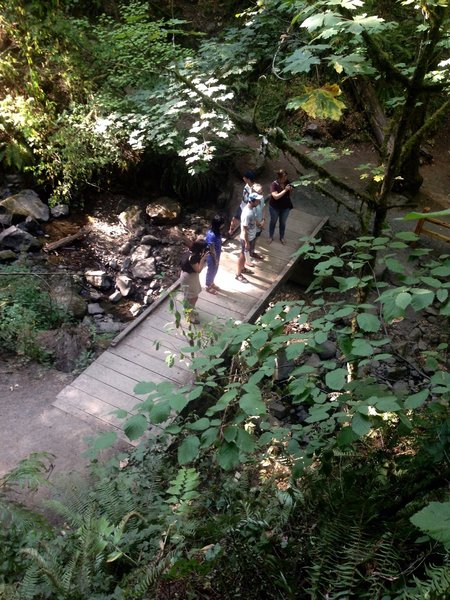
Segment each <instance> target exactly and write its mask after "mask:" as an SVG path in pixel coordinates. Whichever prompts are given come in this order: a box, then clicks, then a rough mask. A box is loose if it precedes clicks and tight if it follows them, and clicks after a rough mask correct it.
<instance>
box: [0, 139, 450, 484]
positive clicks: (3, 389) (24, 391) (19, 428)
mask: <svg viewBox="0 0 450 600" xmlns="http://www.w3.org/2000/svg"><path fill="white" fill-rule="evenodd" d="M432 153H433V157H434V158H433V162H432V163H431V164H427V165H424V166H423V167H422V171H421V172H422V175H423V176H424V184H423V186H422V189H421V191H420V193H419V194H418V195H417V197H416V198H415V202H414V207H411V208H410V210H421V209H422V208H423V207H425V206H429V207H430V208H432V209H433V210H440V209H444V208H448V207H449V206H450V197H449V190H450V154H449V150H448V143H447V140H443V141H442V142H441V143H437V144H436V146H435V147H434V148H433V149H432ZM370 158H371V150H370V148H369V147H368V146H363V147H361V146H359V147H356V148H355V149H354V152H353V154H352V155H351V156H350V157H344V158H342V159H340V160H338V161H335V162H334V164H333V168H332V170H333V172H334V173H335V174H337V175H339V176H340V177H343V178H345V179H347V180H348V181H349V182H352V183H353V184H355V185H356V184H357V183H358V179H359V173H358V172H356V171H355V170H354V167H355V164H359V163H361V162H368V161H369V160H370ZM280 167H283V168H286V169H287V170H288V172H290V173H292V175H293V168H294V165H293V164H292V163H291V161H290V160H288V159H287V158H283V157H278V158H277V159H274V160H272V161H269V162H268V164H267V165H266V168H265V170H264V172H262V173H261V176H260V178H259V179H260V182H261V183H262V184H263V186H264V189H266V188H268V185H269V183H270V181H271V180H272V179H273V171H274V170H275V169H276V168H280ZM244 170H245V169H244ZM237 184H238V181H237ZM299 193H302V194H303V192H299ZM304 210H305V212H308V213H311V214H323V215H327V216H329V217H330V221H329V223H330V226H331V228H332V229H333V230H334V234H335V236H334V237H335V238H336V240H339V235H340V233H339V231H340V228H341V227H343V229H345V230H346V232H347V233H348V226H349V222H351V221H349V219H350V218H351V215H349V213H347V214H346V211H342V210H341V211H336V209H335V206H334V205H333V204H332V203H331V201H329V200H328V199H326V198H323V197H320V196H318V195H317V194H305V195H304ZM405 212H408V211H405V210H402V211H394V212H393V213H392V214H391V224H393V225H394V226H395V227H398V222H397V221H395V219H396V218H397V217H398V216H400V215H401V214H402V213H405ZM402 227H403V228H409V229H410V230H412V229H413V227H414V224H413V225H411V223H408V224H405V223H403V224H402ZM423 243H424V245H431V247H432V248H433V249H434V250H435V251H437V252H440V253H443V252H448V245H447V247H446V246H445V244H439V243H438V244H436V243H434V241H433V240H431V239H430V238H426V239H424V240H423ZM169 283H170V282H169ZM297 290H298V293H299V296H300V295H301V294H302V291H303V290H302V289H301V288H297ZM296 294H297V291H296V286H293V285H292V284H290V283H288V284H287V285H286V287H285V288H284V289H281V290H279V292H278V293H277V299H278V300H279V299H281V298H283V295H284V296H285V297H286V298H293V297H295V295H296ZM405 331H406V330H405ZM399 335H402V333H401V332H400V334H399ZM405 335H407V334H406V333H405ZM424 338H425V339H427V338H428V339H430V340H432V339H434V335H433V334H430V335H429V336H424ZM74 377H75V375H74V374H70V373H69V374H68V373H62V372H60V371H57V370H56V369H53V368H50V367H48V366H45V365H39V364H36V363H29V362H28V363H24V362H21V361H19V360H17V359H14V360H13V359H7V358H5V357H3V358H2V357H1V354H0V411H1V414H2V436H1V438H2V443H1V447H0V476H1V475H3V474H4V473H6V472H8V471H9V470H10V469H12V468H13V467H14V466H15V465H17V463H18V461H19V460H21V459H23V458H25V457H26V456H27V455H29V454H30V453H31V452H38V451H45V452H49V453H51V454H53V455H54V456H55V459H54V465H55V469H54V471H53V474H52V480H55V478H58V477H65V476H66V475H67V473H68V472H71V471H80V470H83V468H84V467H85V466H86V465H87V464H88V462H89V458H88V457H87V456H85V455H84V451H85V450H86V442H85V440H86V438H92V437H94V436H95V435H96V434H97V433H99V432H101V431H102V429H101V428H100V426H98V427H96V426H94V425H93V424H92V423H90V422H89V423H88V422H83V421H81V420H80V419H78V418H77V417H72V416H70V415H64V418H61V412H60V411H59V409H56V408H54V407H53V406H52V402H53V401H54V399H55V397H56V395H57V394H58V392H59V391H60V390H61V389H63V388H64V387H65V386H66V385H68V384H69V383H70V381H71V380H72V379H73V378H74Z"/></svg>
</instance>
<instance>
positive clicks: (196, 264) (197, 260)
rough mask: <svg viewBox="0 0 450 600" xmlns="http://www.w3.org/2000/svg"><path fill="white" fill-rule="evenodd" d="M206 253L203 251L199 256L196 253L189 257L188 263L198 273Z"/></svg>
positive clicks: (206, 255) (203, 263)
mask: <svg viewBox="0 0 450 600" xmlns="http://www.w3.org/2000/svg"><path fill="white" fill-rule="evenodd" d="M208 254H209V252H208V251H205V252H204V253H203V254H202V255H201V256H200V257H199V256H198V255H197V256H192V257H191V260H190V263H191V267H192V270H193V271H195V272H196V273H200V272H201V271H202V270H203V267H204V266H205V263H206V259H207V257H208Z"/></svg>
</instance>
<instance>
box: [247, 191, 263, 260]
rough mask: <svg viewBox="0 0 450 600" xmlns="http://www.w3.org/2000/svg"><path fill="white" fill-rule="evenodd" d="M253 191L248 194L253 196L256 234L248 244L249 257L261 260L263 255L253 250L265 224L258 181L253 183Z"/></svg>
mask: <svg viewBox="0 0 450 600" xmlns="http://www.w3.org/2000/svg"><path fill="white" fill-rule="evenodd" d="M253 189H254V192H252V193H251V194H250V195H251V196H253V197H254V200H255V203H254V204H255V206H254V208H253V212H254V214H255V219H256V236H255V239H254V240H253V241H252V242H251V244H250V258H251V259H256V260H262V259H263V257H262V256H261V255H260V254H258V252H256V250H255V246H256V240H257V239H258V238H259V236H260V235H261V233H262V231H263V229H264V227H265V225H266V206H265V204H264V196H263V195H262V193H261V192H262V186H261V185H260V184H259V183H255V185H254V186H253Z"/></svg>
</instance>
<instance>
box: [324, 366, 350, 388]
mask: <svg viewBox="0 0 450 600" xmlns="http://www.w3.org/2000/svg"><path fill="white" fill-rule="evenodd" d="M347 375H348V373H347V370H346V369H335V370H334V371H329V372H328V373H327V374H326V375H325V383H326V384H327V386H328V387H329V388H330V389H331V390H342V388H343V387H344V385H345V382H346V381H347Z"/></svg>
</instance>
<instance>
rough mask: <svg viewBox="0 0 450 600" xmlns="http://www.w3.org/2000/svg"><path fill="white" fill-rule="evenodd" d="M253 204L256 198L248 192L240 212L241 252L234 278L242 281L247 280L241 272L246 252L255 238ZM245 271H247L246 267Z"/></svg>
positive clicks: (243, 267)
mask: <svg viewBox="0 0 450 600" xmlns="http://www.w3.org/2000/svg"><path fill="white" fill-rule="evenodd" d="M255 204H256V199H255V197H254V196H253V194H250V195H249V197H248V201H247V204H246V206H245V208H244V210H243V211H242V214H241V253H240V255H239V258H238V266H237V273H236V279H237V280H238V281H241V282H242V283H247V282H248V280H247V279H246V278H245V277H244V276H243V275H242V272H243V271H244V269H245V261H246V254H247V255H248V253H249V252H250V244H251V242H252V241H253V240H254V239H255V238H256V217H255V213H254V212H253V208H254V207H255ZM245 272H246V273H249V271H248V269H246V271H245ZM250 273H251V272H250Z"/></svg>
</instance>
